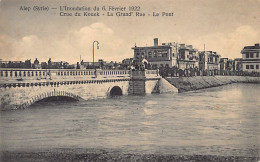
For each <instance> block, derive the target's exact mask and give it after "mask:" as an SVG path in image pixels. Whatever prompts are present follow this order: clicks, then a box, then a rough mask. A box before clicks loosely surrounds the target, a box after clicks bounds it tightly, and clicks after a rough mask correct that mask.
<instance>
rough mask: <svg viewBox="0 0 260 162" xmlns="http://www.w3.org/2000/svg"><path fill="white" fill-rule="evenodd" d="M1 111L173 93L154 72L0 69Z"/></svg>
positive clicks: (174, 89)
mask: <svg viewBox="0 0 260 162" xmlns="http://www.w3.org/2000/svg"><path fill="white" fill-rule="evenodd" d="M0 77H1V79H0V107H1V109H19V108H26V107H29V106H30V105H32V104H33V103H35V102H37V101H40V100H42V99H45V98H49V97H53V96H64V97H70V98H73V99H75V100H89V99H97V98H106V97H109V96H111V95H143V94H149V93H164V92H177V91H178V90H177V89H176V88H175V87H173V86H172V85H171V84H169V83H168V82H167V81H165V80H164V79H162V78H161V77H160V76H159V75H158V72H157V71H156V70H145V71H129V70H94V69H84V70H81V69H0Z"/></svg>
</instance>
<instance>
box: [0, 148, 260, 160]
mask: <svg viewBox="0 0 260 162" xmlns="http://www.w3.org/2000/svg"><path fill="white" fill-rule="evenodd" d="M0 160H1V161H5V162H16V161H20V162H28V161H34V162H38V161H41V162H42V161H49V162H51V161H55V162H56V161H236V162H239V161H241V162H242V161H249V162H250V161H252V162H255V161H258V160H259V157H242V156H216V155H173V154H131V153H127V154H124V153H121V152H108V151H104V150H77V149H76V150H74V149H68V150H67V149H66V150H56V151H53V150H52V151H41V152H9V151H5V152H2V158H1V159H0Z"/></svg>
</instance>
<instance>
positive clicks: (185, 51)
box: [176, 44, 199, 70]
mask: <svg viewBox="0 0 260 162" xmlns="http://www.w3.org/2000/svg"><path fill="white" fill-rule="evenodd" d="M177 51H178V53H176V54H177V67H178V68H179V69H182V70H184V69H186V68H196V67H197V68H198V66H199V63H198V59H199V55H198V50H197V49H195V48H193V47H192V45H185V44H180V45H179V46H177Z"/></svg>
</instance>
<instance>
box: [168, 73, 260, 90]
mask: <svg viewBox="0 0 260 162" xmlns="http://www.w3.org/2000/svg"><path fill="white" fill-rule="evenodd" d="M166 80H167V81H168V82H169V83H171V84H172V85H174V86H175V87H176V88H178V90H179V92H185V91H191V90H197V89H203V88H210V87H216V86H221V85H225V84H230V83H237V82H239V83H260V77H248V76H195V77H180V78H166Z"/></svg>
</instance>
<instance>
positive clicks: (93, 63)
mask: <svg viewBox="0 0 260 162" xmlns="http://www.w3.org/2000/svg"><path fill="white" fill-rule="evenodd" d="M95 42H96V43H97V49H99V46H98V45H99V42H98V41H94V42H93V68H94V69H96V68H95V65H94V54H95V50H94V45H95Z"/></svg>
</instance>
